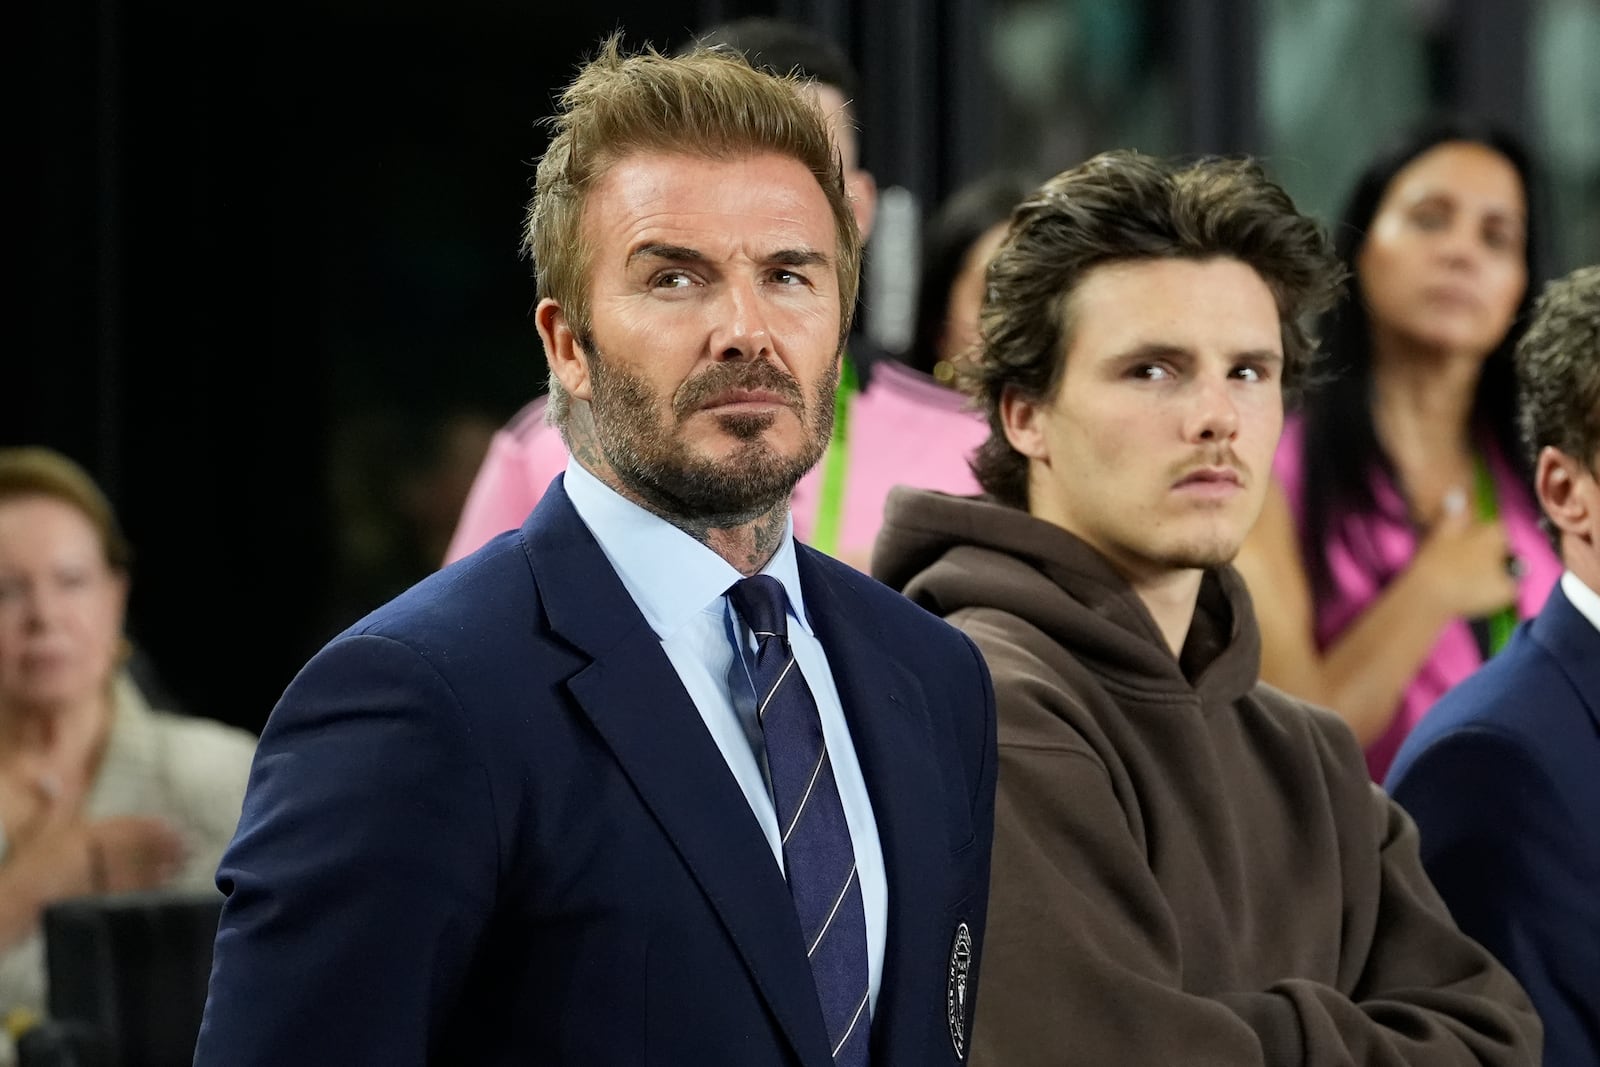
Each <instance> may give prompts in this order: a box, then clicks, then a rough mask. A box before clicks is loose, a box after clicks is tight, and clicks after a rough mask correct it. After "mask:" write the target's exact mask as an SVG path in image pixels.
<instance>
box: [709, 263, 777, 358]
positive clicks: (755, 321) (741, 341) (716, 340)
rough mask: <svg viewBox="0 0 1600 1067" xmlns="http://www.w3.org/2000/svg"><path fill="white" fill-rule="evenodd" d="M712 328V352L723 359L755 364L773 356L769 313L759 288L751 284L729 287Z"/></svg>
mask: <svg viewBox="0 0 1600 1067" xmlns="http://www.w3.org/2000/svg"><path fill="white" fill-rule="evenodd" d="M715 313H716V315H717V321H716V323H714V324H713V326H712V333H711V350H712V351H713V352H715V353H716V354H717V357H718V358H719V359H725V360H736V359H744V360H755V359H763V358H765V357H767V356H769V355H771V353H772V334H771V332H770V331H769V329H768V324H767V309H766V307H765V306H764V304H763V302H762V299H761V293H760V291H759V290H758V288H757V286H756V284H755V283H754V282H752V281H749V280H743V279H740V280H736V281H729V282H727V283H726V290H725V295H724V298H723V299H722V300H721V301H719V302H718V307H717V309H716V312H715Z"/></svg>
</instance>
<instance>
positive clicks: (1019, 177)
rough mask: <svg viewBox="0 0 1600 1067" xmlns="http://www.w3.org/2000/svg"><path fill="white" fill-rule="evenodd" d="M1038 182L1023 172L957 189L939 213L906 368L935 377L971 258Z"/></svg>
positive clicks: (929, 238)
mask: <svg viewBox="0 0 1600 1067" xmlns="http://www.w3.org/2000/svg"><path fill="white" fill-rule="evenodd" d="M1038 184H1039V183H1038V181H1036V180H1035V179H1033V178H1031V177H1029V176H1028V175H1027V174H1024V173H1022V172H1020V171H1010V170H1000V171H992V172H990V173H987V174H984V175H983V176H981V177H979V178H975V179H974V180H973V181H971V182H969V183H968V184H966V185H964V186H962V187H961V188H960V189H957V190H956V191H955V192H954V193H952V194H951V195H950V197H949V198H948V199H946V200H945V202H944V203H943V204H941V205H939V209H938V210H937V211H935V212H934V214H933V216H932V217H931V218H930V219H929V220H928V225H927V227H926V228H925V229H924V231H923V234H922V256H921V262H920V264H919V265H918V269H917V310H916V321H915V323H914V324H913V331H912V337H911V347H910V348H908V349H906V352H905V362H907V363H909V364H911V365H912V366H913V367H915V368H917V370H920V371H922V372H923V373H924V374H932V373H933V369H934V365H935V364H936V363H938V362H939V337H940V335H941V334H942V333H943V332H944V325H945V317H946V315H947V313H948V311H949V307H950V289H951V287H952V286H954V285H955V283H956V276H957V275H958V274H960V273H961V265H962V263H963V262H964V261H965V260H966V258H967V252H968V250H970V249H971V248H972V246H973V245H974V244H976V243H977V241H978V239H979V238H980V237H982V236H983V235H984V234H985V233H988V232H989V229H990V228H991V227H993V226H995V225H996V224H998V223H1002V222H1004V221H1006V220H1007V219H1008V218H1010V217H1011V212H1012V209H1014V208H1015V207H1016V206H1017V205H1018V204H1020V203H1022V201H1023V200H1024V199H1025V198H1026V197H1027V195H1028V194H1029V193H1031V192H1033V190H1034V188H1035V187H1037V186H1038Z"/></svg>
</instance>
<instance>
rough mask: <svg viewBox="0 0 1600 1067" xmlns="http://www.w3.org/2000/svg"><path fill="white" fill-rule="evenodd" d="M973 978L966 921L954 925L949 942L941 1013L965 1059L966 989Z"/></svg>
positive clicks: (970, 938) (969, 933) (957, 1053)
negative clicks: (954, 928)
mask: <svg viewBox="0 0 1600 1067" xmlns="http://www.w3.org/2000/svg"><path fill="white" fill-rule="evenodd" d="M971 980H972V931H971V930H969V929H967V924H966V923H962V924H961V925H959V926H957V927H956V936H955V940H954V941H953V942H952V943H951V945H950V974H949V978H948V980H947V981H946V983H945V987H944V1014H945V1018H946V1019H947V1020H948V1021H949V1023H950V1043H951V1044H952V1045H954V1046H955V1049H956V1058H957V1059H959V1060H964V1059H966V1058H967V989H968V986H969V984H970V983H971Z"/></svg>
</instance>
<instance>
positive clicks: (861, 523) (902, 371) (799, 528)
mask: <svg viewBox="0 0 1600 1067" xmlns="http://www.w3.org/2000/svg"><path fill="white" fill-rule="evenodd" d="M698 40H700V41H701V42H704V43H707V44H718V43H720V44H724V45H726V46H728V47H731V48H734V49H736V50H738V51H740V52H742V53H744V54H745V55H746V56H747V57H749V58H750V60H751V61H752V62H753V63H755V64H756V65H757V66H758V67H762V68H765V69H767V70H770V71H772V72H774V73H778V74H787V73H789V72H790V71H798V72H799V73H800V74H801V75H802V76H803V77H807V78H810V79H811V80H812V82H813V84H814V85H815V92H816V93H817V98H818V101H819V103H820V104H821V105H822V108H823V110H824V112H826V113H827V114H829V115H830V116H832V117H833V118H834V122H833V127H832V131H833V135H834V139H835V142H836V144H837V146H838V149H839V154H840V157H841V158H842V160H843V163H844V171H845V180H846V185H847V188H848V190H849V192H850V195H851V204H852V206H853V208H854V210H855V215H856V223H857V225H858V226H859V227H860V229H861V234H862V237H863V239H865V237H866V236H867V235H868V234H869V233H870V232H871V230H872V222H873V216H874V212H875V208H876V205H877V185H876V182H875V181H874V179H873V177H872V175H871V173H869V172H868V171H866V170H864V169H863V168H862V167H861V165H860V142H859V137H858V135H857V132H856V128H855V125H854V119H853V115H852V113H851V100H852V99H853V97H854V95H855V86H856V75H855V72H854V70H852V69H851V67H850V65H849V63H848V61H847V60H846V59H845V57H844V54H843V53H842V51H841V50H840V49H839V48H838V47H837V46H836V45H834V44H833V42H831V41H828V40H826V39H825V38H821V37H818V36H816V35H815V34H813V33H812V32H811V31H809V30H806V29H804V28H801V27H798V26H795V25H793V24H791V23H787V22H783V21H781V20H776V19H770V18H759V17H758V18H748V19H739V20H735V21H733V22H730V23H726V24H724V25H722V26H720V27H718V28H716V29H713V30H711V31H709V32H708V33H706V34H704V35H702V36H701V37H700V38H698ZM867 349H868V342H866V341H865V339H864V338H860V337H855V336H853V337H852V338H851V339H850V343H849V345H848V347H847V350H846V353H845V371H844V375H843V377H842V378H841V381H840V387H839V393H838V400H837V403H836V406H835V411H834V432H833V437H832V440H831V441H830V443H829V446H828V451H827V453H826V455H824V457H823V459H822V461H821V462H820V463H818V464H817V466H816V467H815V468H813V469H812V470H811V472H810V473H809V474H807V475H806V476H805V477H804V478H803V479H802V480H801V482H800V484H799V485H798V486H796V487H795V491H794V498H793V501H792V504H791V514H792V515H793V517H794V525H795V536H796V537H798V538H799V539H800V540H802V541H804V542H806V543H807V544H809V545H811V546H812V547H813V548H817V549H819V550H821V551H823V552H826V553H828V554H829V555H831V556H834V557H835V558H837V559H840V560H843V561H844V562H846V563H850V564H852V565H854V566H856V567H857V568H859V569H861V570H863V571H864V570H866V569H867V561H868V557H869V556H870V554H871V551H872V543H873V539H874V537H875V536H876V535H877V532H878V528H879V526H880V525H881V524H882V522H883V505H884V502H885V500H886V499H887V498H888V495H889V490H890V488H892V487H893V486H895V485H902V484H903V485H914V486H918V487H921V488H927V489H939V490H943V491H945V492H951V493H973V492H977V491H978V483H977V480H976V479H975V478H974V477H973V475H972V472H971V470H970V469H969V468H968V466H967V461H968V459H969V458H970V457H971V455H972V452H973V450H974V449H976V448H977V447H978V446H979V445H980V444H982V443H983V441H984V439H985V438H986V437H987V436H988V427H987V425H986V424H985V423H984V421H983V419H982V418H981V417H980V416H979V415H978V414H977V413H976V412H973V411H969V410H968V408H967V405H966V400H965V398H964V397H963V396H961V395H960V394H958V393H956V392H955V391H953V390H951V389H947V388H945V387H944V386H942V385H940V384H938V383H937V382H935V381H934V380H933V379H931V378H930V377H928V376H927V375H924V374H921V373H919V372H917V371H915V370H912V369H911V368H909V367H907V366H904V365H901V364H897V363H895V362H893V361H891V360H887V359H872V358H869V356H868V354H867ZM583 406H584V405H583V404H582V402H581V401H576V402H573V403H572V408H573V412H572V418H571V419H570V420H569V422H568V424H567V430H568V433H569V434H570V435H571V437H572V440H573V442H574V444H573V446H572V450H573V451H581V450H582V449H584V448H589V447H594V444H593V438H592V436H591V435H590V434H589V433H588V432H587V430H586V427H587V425H588V412H587V411H586V410H581V409H582V408H583ZM548 414H549V403H548V399H547V398H546V397H539V398H537V399H535V400H533V401H532V402H531V403H529V404H527V405H526V406H525V407H523V409H522V410H521V411H519V412H518V413H517V414H516V415H515V416H513V417H512V419H511V420H510V421H509V422H508V423H507V424H506V425H505V426H504V427H503V428H502V429H501V430H500V431H499V432H497V433H496V434H495V436H494V438H493V440H492V441H491V442H490V445H489V448H488V451H487V453H486V454H485V457H484V460H483V464H482V465H481V467H480V468H479V470H478V473H477V476H476V477H475V478H474V480H473V484H472V488H471V489H470V490H469V491H468V493H467V498H466V502H465V504H464V505H463V506H462V511H461V518H460V519H459V521H458V522H457V524H456V529H455V533H454V534H453V535H452V537H451V539H450V544H449V547H448V549H447V550H446V552H445V558H444V562H445V563H447V564H448V563H453V562H455V561H456V560H458V559H461V558H462V557H463V556H467V555H469V554H471V553H472V552H473V551H475V550H476V549H478V548H479V547H481V546H482V545H483V544H484V543H485V542H487V541H488V540H489V539H490V538H492V537H494V536H495V535H496V534H499V533H503V532H504V531H506V530H511V529H514V528H516V527H518V526H520V525H521V524H522V520H523V519H525V518H526V517H527V515H528V512H529V511H531V510H532V509H533V506H534V505H535V504H536V503H538V502H539V499H540V497H542V496H543V495H544V492H545V490H546V489H547V488H548V487H549V485H550V482H551V480H552V479H553V478H555V476H556V475H557V474H560V473H561V472H562V471H563V470H564V469H565V468H566V465H567V458H568V455H569V452H568V448H567V445H566V443H565V442H564V441H563V440H562V437H561V434H560V432H559V431H557V429H556V428H555V427H554V426H553V425H551V424H550V422H549V419H548V417H547V416H548Z"/></svg>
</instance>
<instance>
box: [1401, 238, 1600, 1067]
mask: <svg viewBox="0 0 1600 1067" xmlns="http://www.w3.org/2000/svg"><path fill="white" fill-rule="evenodd" d="M1516 360H1517V377H1518V384H1519V386H1520V394H1521V401H1520V403H1521V409H1520V420H1521V427H1522V437H1523V442H1524V443H1525V444H1526V446H1527V447H1528V453H1529V455H1534V456H1537V457H1538V463H1537V467H1536V469H1535V475H1534V479H1535V481H1534V487H1535V489H1536V491H1537V493H1538V496H1539V504H1540V506H1541V507H1542V508H1543V510H1544V514H1545V519H1546V523H1547V526H1548V528H1549V529H1550V531H1551V533H1552V536H1553V538H1554V540H1555V543H1556V548H1557V550H1558V551H1559V552H1560V553H1561V558H1562V561H1563V562H1564V563H1565V564H1566V567H1567V570H1566V573H1565V574H1563V575H1562V576H1561V583H1560V585H1559V586H1558V587H1557V588H1556V589H1555V591H1553V592H1552V593H1551V594H1550V599H1549V601H1548V602H1547V603H1546V604H1545V607H1544V609H1543V610H1542V611H1540V613H1539V615H1538V616H1537V617H1536V618H1534V619H1531V620H1529V621H1528V622H1526V623H1524V624H1523V625H1522V626H1521V627H1520V628H1519V629H1518V630H1517V632H1516V634H1515V635H1514V636H1513V637H1512V639H1511V642H1510V643H1509V644H1508V645H1507V646H1506V647H1505V649H1504V650H1503V651H1501V652H1500V654H1499V655H1497V656H1495V658H1494V659H1492V660H1490V661H1489V662H1488V663H1487V664H1486V665H1485V666H1484V667H1482V668H1481V669H1480V670H1479V671H1478V672H1477V673H1476V674H1474V675H1472V677H1470V678H1468V679H1467V680H1466V681H1464V682H1462V683H1461V684H1460V685H1458V686H1456V687H1455V688H1454V689H1453V690H1451V691H1450V692H1449V693H1447V694H1446V695H1445V696H1444V697H1443V698H1442V699H1440V701H1439V702H1438V703H1437V704H1436V705H1434V708H1433V710H1432V711H1430V712H1429V713H1428V715H1427V716H1426V717H1425V718H1424V719H1423V720H1422V723H1421V725H1420V726H1419V727H1418V728H1417V729H1416V730H1415V731H1414V732H1413V733H1412V734H1411V736H1410V737H1409V738H1408V739H1407V740H1406V743H1405V745H1404V746H1403V747H1402V748H1401V750H1400V753H1399V756H1398V757H1397V758H1396V760H1395V763H1394V766H1393V768H1392V769H1391V770H1390V772H1389V775H1388V778H1387V780H1386V782H1385V786H1386V787H1387V788H1388V790H1389V791H1390V792H1391V793H1392V794H1393V795H1394V797H1395V799H1396V800H1398V801H1399V802H1400V804H1401V805H1402V806H1403V807H1405V808H1406V809H1408V810H1409V811H1410V812H1411V814H1412V816H1413V817H1414V818H1415V819H1416V822H1417V826H1418V828H1419V829H1420V830H1421V833H1422V859H1423V862H1424V864H1426V866H1427V868H1428V873H1429V874H1430V875H1431V876H1432V877H1433V881H1434V884H1435V885H1436V886H1437V887H1438V889H1439V892H1440V894H1441V895H1443V897H1444V899H1445V902H1446V903H1447V904H1449V906H1450V911H1451V914H1452V915H1454V916H1455V919H1456V921H1457V922H1458V923H1459V924H1460V925H1461V928H1462V929H1463V930H1465V931H1466V932H1467V933H1469V934H1471V935H1472V936H1473V937H1475V938H1477V939H1478V940H1479V941H1480V942H1482V943H1483V944H1484V945H1485V946H1486V947H1487V948H1489V949H1490V950H1491V951H1492V952H1494V953H1495V954H1496V955H1497V956H1499V957H1500V959H1501V960H1502V961H1503V962H1504V963H1505V964H1506V966H1507V967H1509V968H1510V969H1511V971H1513V972H1514V973H1515V974H1516V976H1517V978H1518V979H1520V980H1521V982H1522V984H1523V986H1524V987H1525V988H1526V989H1527V991H1528V995H1529V996H1530V997H1531V998H1532V999H1533V1003H1534V1006H1535V1007H1536V1008H1537V1009H1538V1012H1539V1015H1540V1017H1541V1018H1542V1019H1543V1020H1544V1028H1545V1052H1544V1062H1545V1063H1546V1064H1548V1065H1552V1067H1578V1065H1586V1067H1594V1065H1595V1064H1600V267H1589V268H1585V269H1582V270H1578V271H1575V272H1573V273H1572V274H1570V275H1568V276H1567V277H1565V278H1563V279H1561V280H1559V281H1556V282H1553V283H1551V285H1550V286H1549V287H1548V288H1547V289H1546V290H1545V292H1544V293H1543V295H1542V296H1541V297H1540V299H1539V303H1538V305H1537V307H1536V309H1535V315H1534V322H1533V325H1532V327H1531V328H1530V329H1529V330H1528V332H1527V334H1526V335H1525V336H1524V338H1523V339H1522V341H1521V343H1520V344H1519V345H1518V347H1517V352H1516Z"/></svg>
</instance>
